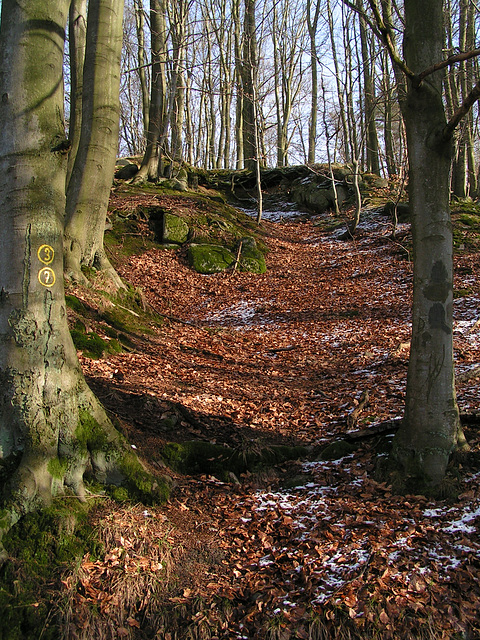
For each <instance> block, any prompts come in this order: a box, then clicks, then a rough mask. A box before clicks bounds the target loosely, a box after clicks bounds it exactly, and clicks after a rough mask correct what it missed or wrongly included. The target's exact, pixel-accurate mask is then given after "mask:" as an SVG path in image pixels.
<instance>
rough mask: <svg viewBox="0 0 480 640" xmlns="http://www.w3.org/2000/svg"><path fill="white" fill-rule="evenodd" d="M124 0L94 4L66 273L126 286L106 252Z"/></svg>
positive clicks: (89, 20)
mask: <svg viewBox="0 0 480 640" xmlns="http://www.w3.org/2000/svg"><path fill="white" fill-rule="evenodd" d="M122 22H123V0H93V1H91V2H90V4H89V8H88V18H87V42H86V51H85V65H84V74H83V100H82V102H83V111H82V130H81V134H80V141H79V146H78V151H77V154H76V157H75V163H74V166H73V170H72V175H71V178H70V180H69V183H68V185H67V205H66V220H65V249H64V252H65V273H66V274H67V276H68V277H69V278H72V279H73V280H76V281H79V282H82V281H85V278H84V276H83V274H82V271H81V268H82V266H84V265H85V266H93V267H95V268H97V269H99V270H102V271H105V272H106V273H107V274H108V276H109V278H110V279H111V280H112V281H113V282H114V283H115V285H116V286H117V287H118V288H120V287H123V284H122V282H121V280H120V278H119V277H118V275H117V273H116V271H115V270H114V269H113V267H112V266H111V264H110V262H109V260H108V258H107V256H106V255H105V251H104V248H103V235H104V231H105V221H106V215H107V207H108V201H109V198H110V189H111V186H112V176H113V172H114V168H115V160H116V154H117V147H118V131H119V121H120V102H119V88H120V56H121V50H122V35H123V34H122Z"/></svg>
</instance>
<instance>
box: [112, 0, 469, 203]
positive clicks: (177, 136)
mask: <svg viewBox="0 0 480 640" xmlns="http://www.w3.org/2000/svg"><path fill="white" fill-rule="evenodd" d="M384 4H385V3H384ZM352 5H353V6H354V8H353V6H352ZM364 5H365V2H364V0H355V2H348V3H344V2H339V1H337V0H279V1H277V2H264V1H263V0H256V2H253V0H251V1H248V2H243V1H240V0H201V1H200V2H188V1H187V0H179V1H178V2H169V1H168V0H162V1H159V2H153V1H152V2H151V6H150V8H147V7H145V6H144V5H143V3H142V2H140V0H135V1H133V0H128V1H127V3H126V9H125V22H124V45H123V58H122V70H123V73H122V85H121V131H120V152H121V153H122V154H124V155H139V154H142V153H143V151H144V148H145V142H146V140H148V135H149V134H148V131H149V125H148V122H149V113H150V107H151V105H152V102H155V103H156V104H157V107H158V109H159V113H158V114H155V111H153V112H152V115H153V114H155V115H153V118H154V119H155V125H156V126H158V127H159V131H160V132H161V138H162V140H163V142H162V149H163V152H164V153H165V155H166V156H167V157H173V158H174V159H175V160H184V161H185V162H187V163H189V164H191V165H195V166H200V167H204V168H207V169H213V168H217V169H220V168H243V167H244V166H245V164H247V165H248V162H249V161H251V160H252V158H251V157H250V156H251V155H252V148H253V147H252V135H254V134H252V133H251V132H247V135H246V134H245V129H247V130H248V129H252V124H253V123H252V122H251V115H249V114H250V113H255V116H256V118H255V119H256V126H257V135H258V149H259V157H260V160H261V162H262V164H264V165H266V166H270V167H271V166H284V165H288V164H301V163H305V162H309V163H312V162H326V161H327V160H328V159H330V160H331V161H332V162H352V161H353V160H356V161H358V162H359V165H360V167H361V169H362V170H363V171H371V172H374V173H380V174H382V175H384V176H389V177H391V176H395V175H398V174H401V173H402V172H404V171H405V167H406V165H405V163H406V143H405V134H404V129H403V125H402V119H401V116H400V110H399V107H398V95H397V83H396V79H398V73H397V75H395V71H394V69H393V68H392V64H391V61H390V58H389V55H388V52H387V50H386V48H385V46H384V45H383V44H382V42H381V41H380V40H379V38H378V37H377V36H378V30H377V28H376V27H374V26H373V24H372V22H371V20H370V19H369V18H368V15H369V13H366V14H365V16H362V12H363V11H364V10H365V11H366V10H367V9H368V12H370V8H369V6H368V3H367V4H366V6H364ZM354 9H355V10H354ZM401 10H402V7H400V6H398V7H397V3H395V2H394V3H392V4H391V12H392V21H393V23H394V24H395V23H396V26H395V32H396V33H398V34H401V31H402V30H403V24H402V20H403V18H402V14H401ZM478 21H479V11H478V9H477V7H476V5H475V3H473V2H468V1H467V0H462V1H460V2H450V1H448V2H446V3H445V25H446V29H445V42H444V55H445V57H448V56H451V55H454V54H456V53H458V52H463V51H470V50H473V49H475V47H476V43H475V34H476V33H477V32H478ZM425 28H427V26H425ZM478 64H479V63H478V59H477V58H471V59H468V60H465V61H462V62H460V64H459V65H457V66H456V67H453V66H452V67H450V69H449V71H448V73H447V75H446V77H445V82H444V99H445V104H446V109H447V114H449V115H451V114H453V113H454V112H455V110H456V109H457V108H458V106H459V105H460V104H461V103H462V101H463V100H464V99H465V97H466V96H467V95H468V93H469V92H470V91H471V89H472V87H473V85H474V84H475V82H476V80H475V78H478ZM152 98H153V99H152ZM252 101H254V102H255V104H254V105H253V106H252ZM157 119H158V125H157ZM150 135H153V131H151V132H150ZM157 135H158V134H157ZM478 141H479V136H478V105H477V106H475V107H474V108H473V110H472V111H471V113H470V115H469V116H468V118H467V119H466V120H465V121H464V123H463V125H462V128H461V131H460V132H459V135H458V137H457V141H456V144H457V147H456V156H455V165H454V170H453V171H452V189H453V194H454V195H456V196H458V197H465V196H467V195H470V196H472V197H475V196H476V193H477V188H478V187H477V183H478V175H477V174H478ZM249 144H250V146H248V145H249Z"/></svg>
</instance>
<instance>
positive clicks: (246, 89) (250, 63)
mask: <svg viewBox="0 0 480 640" xmlns="http://www.w3.org/2000/svg"><path fill="white" fill-rule="evenodd" d="M241 69H242V89H243V114H242V115H243V153H244V162H245V168H246V169H250V170H251V171H255V169H256V162H257V155H258V149H257V137H256V132H255V111H256V110H255V104H254V93H255V87H254V84H255V82H256V78H257V41H256V35H255V0H245V28H244V42H243V59H242V67H241Z"/></svg>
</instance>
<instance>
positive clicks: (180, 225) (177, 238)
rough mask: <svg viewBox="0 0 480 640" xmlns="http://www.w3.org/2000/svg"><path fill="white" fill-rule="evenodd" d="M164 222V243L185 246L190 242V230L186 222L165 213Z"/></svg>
mask: <svg viewBox="0 0 480 640" xmlns="http://www.w3.org/2000/svg"><path fill="white" fill-rule="evenodd" d="M163 220H164V222H163V238H162V242H163V243H169V242H173V243H175V244H183V243H184V242H186V241H187V240H188V234H189V228H188V224H187V223H186V222H185V220H183V219H182V218H180V217H179V216H176V215H174V214H172V213H165V214H164V219H163Z"/></svg>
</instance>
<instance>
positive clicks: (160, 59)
mask: <svg viewBox="0 0 480 640" xmlns="http://www.w3.org/2000/svg"><path fill="white" fill-rule="evenodd" d="M165 12H166V7H165V0H150V30H151V50H152V79H151V86H150V110H149V115H148V132H147V146H146V148H145V153H144V155H143V159H142V164H141V166H140V170H139V172H138V173H137V175H136V176H135V179H134V180H133V182H134V183H141V182H145V181H146V180H152V181H156V180H157V177H158V173H159V170H158V167H159V162H160V158H161V155H162V153H163V149H162V146H163V145H162V140H164V138H165V137H166V134H167V132H166V122H165V121H166V112H167V107H166V104H167V81H166V74H165V66H166V56H167V26H166V19H165Z"/></svg>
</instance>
